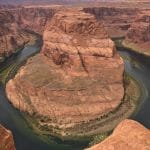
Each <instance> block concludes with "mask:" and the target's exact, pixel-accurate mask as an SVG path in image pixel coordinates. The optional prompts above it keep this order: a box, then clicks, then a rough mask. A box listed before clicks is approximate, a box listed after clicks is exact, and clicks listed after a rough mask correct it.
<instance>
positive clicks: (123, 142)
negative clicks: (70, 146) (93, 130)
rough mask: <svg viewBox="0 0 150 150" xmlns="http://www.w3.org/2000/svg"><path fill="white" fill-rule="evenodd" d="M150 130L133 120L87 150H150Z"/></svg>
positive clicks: (126, 122)
mask: <svg viewBox="0 0 150 150" xmlns="http://www.w3.org/2000/svg"><path fill="white" fill-rule="evenodd" d="M149 149H150V130H148V129H146V128H145V127H144V126H142V125H141V124H139V123H138V122H136V121H133V120H128V119H127V120H124V121H122V122H121V123H120V124H119V125H118V126H117V127H116V129H115V130H114V132H113V134H112V135H111V136H109V137H108V138H107V139H106V140H104V141H103V142H101V143H100V144H97V145H94V146H93V147H91V148H89V149H87V150H149Z"/></svg>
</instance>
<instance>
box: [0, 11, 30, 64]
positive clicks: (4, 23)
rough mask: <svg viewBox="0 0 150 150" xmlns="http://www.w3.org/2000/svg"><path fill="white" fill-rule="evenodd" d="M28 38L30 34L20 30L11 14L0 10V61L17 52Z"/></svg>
mask: <svg viewBox="0 0 150 150" xmlns="http://www.w3.org/2000/svg"><path fill="white" fill-rule="evenodd" d="M29 39H30V35H29V34H27V33H25V32H24V31H22V30H21V29H20V28H19V26H18V25H17V23H16V22H15V19H14V17H13V15H12V14H11V13H9V12H7V11H2V10H1V11H0V61H3V60H4V59H5V58H6V57H8V56H10V55H11V54H12V53H15V52H17V51H18V50H19V49H20V48H22V47H23V46H24V44H25V43H26V42H28V40H29Z"/></svg>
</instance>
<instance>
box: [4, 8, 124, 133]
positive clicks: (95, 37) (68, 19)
mask: <svg viewBox="0 0 150 150" xmlns="http://www.w3.org/2000/svg"><path fill="white" fill-rule="evenodd" d="M43 41H44V44H43V47H42V50H41V53H40V54H38V55H36V56H34V57H32V58H30V59H29V60H28V61H27V63H26V64H25V65H24V66H23V67H21V69H20V70H19V71H18V73H17V74H16V76H15V77H14V79H12V80H10V81H9V82H8V83H7V85H6V93H7V96H8V98H9V100H10V102H11V103H12V104H13V105H14V106H15V107H16V108H18V109H19V110H21V111H24V112H28V113H29V114H30V115H32V116H36V119H37V120H38V123H39V124H40V125H41V126H45V127H46V128H51V129H53V132H54V133H55V132H57V133H58V134H61V135H67V134H69V135H70V134H73V135H76V134H78V135H80V134H82V132H84V130H86V129H87V130H88V131H87V132H91V133H92V131H93V130H96V129H93V128H92V126H91V127H90V126H89V128H86V126H87V125H88V124H89V125H90V121H91V122H96V120H97V119H98V118H100V117H102V116H104V115H106V114H108V113H109V112H110V111H113V110H115V109H116V107H118V105H119V104H120V103H121V100H122V98H123V96H124V87H123V72H124V64H123V60H122V59H121V57H120V56H119V55H118V54H117V52H116V49H115V45H114V43H113V41H112V40H111V39H110V38H109V37H108V34H107V32H106V31H105V29H104V27H103V25H102V23H101V22H97V21H96V19H95V18H94V16H92V15H90V14H88V13H84V12H83V11H81V10H79V9H77V10H70V9H68V10H62V11H59V12H57V13H56V14H55V15H54V17H53V18H52V20H51V21H49V22H48V23H47V25H46V28H45V31H44V33H43ZM82 125H83V126H82ZM83 128H84V130H83Z"/></svg>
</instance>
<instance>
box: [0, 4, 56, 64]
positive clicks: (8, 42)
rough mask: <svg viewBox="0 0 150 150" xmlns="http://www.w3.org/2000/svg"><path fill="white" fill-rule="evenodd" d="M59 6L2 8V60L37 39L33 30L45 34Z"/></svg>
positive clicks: (0, 20) (0, 46) (0, 28)
mask: <svg viewBox="0 0 150 150" xmlns="http://www.w3.org/2000/svg"><path fill="white" fill-rule="evenodd" d="M58 9H59V6H53V5H51V6H47V7H44V6H42V7H37V6H32V7H31V6H30V7H29V6H26V7H12V8H9V7H6V8H3V7H2V8H0V62H3V61H4V60H5V58H6V57H9V56H10V55H11V54H13V53H16V52H18V51H19V50H20V49H21V48H23V47H24V45H25V44H26V43H28V42H29V41H31V40H33V39H35V37H34V35H32V34H31V33H32V32H35V33H38V34H40V35H42V34H43V31H44V28H45V25H46V23H47V21H48V20H50V19H51V18H52V16H53V15H54V14H55V12H56V11H58Z"/></svg>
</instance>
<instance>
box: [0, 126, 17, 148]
mask: <svg viewBox="0 0 150 150" xmlns="http://www.w3.org/2000/svg"><path fill="white" fill-rule="evenodd" d="M15 149H16V148H15V145H14V140H13V136H12V133H11V132H10V131H9V130H7V129H5V128H4V127H3V126H2V125H0V150H15Z"/></svg>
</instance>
